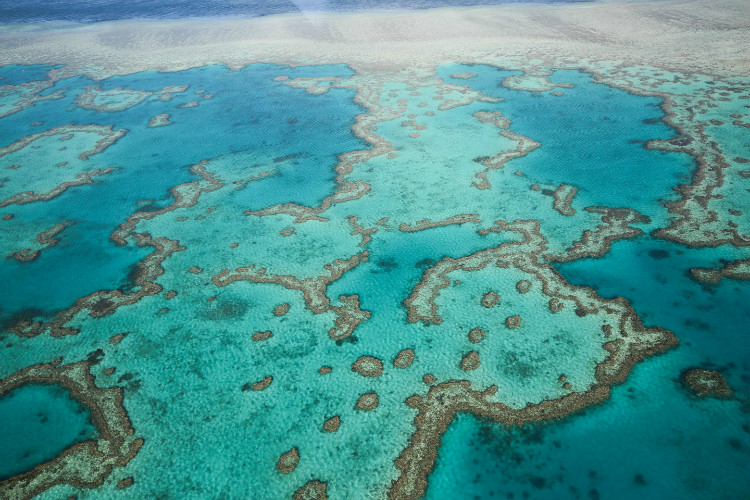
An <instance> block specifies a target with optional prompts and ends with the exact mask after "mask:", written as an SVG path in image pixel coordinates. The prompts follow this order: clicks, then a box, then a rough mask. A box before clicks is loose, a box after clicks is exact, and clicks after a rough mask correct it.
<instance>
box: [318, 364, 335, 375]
mask: <svg viewBox="0 0 750 500" xmlns="http://www.w3.org/2000/svg"><path fill="white" fill-rule="evenodd" d="M332 371H333V368H331V367H330V366H321V367H320V368H319V369H318V373H319V374H320V375H327V374H328V373H331V372H332Z"/></svg>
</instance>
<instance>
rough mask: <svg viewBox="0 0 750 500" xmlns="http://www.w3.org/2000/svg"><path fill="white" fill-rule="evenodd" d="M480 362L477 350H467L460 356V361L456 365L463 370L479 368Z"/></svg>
mask: <svg viewBox="0 0 750 500" xmlns="http://www.w3.org/2000/svg"><path fill="white" fill-rule="evenodd" d="M480 364H481V363H480V362H479V353H478V352H477V351H469V352H467V353H466V354H464V356H463V357H462V358H461V363H459V365H458V366H459V368H461V369H462V370H463V371H471V370H476V369H477V368H479V365H480Z"/></svg>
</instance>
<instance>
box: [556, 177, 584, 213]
mask: <svg viewBox="0 0 750 500" xmlns="http://www.w3.org/2000/svg"><path fill="white" fill-rule="evenodd" d="M576 193H578V188H577V187H576V186H571V185H570V184H560V186H559V187H558V188H557V189H555V193H554V195H553V196H554V198H555V201H554V202H553V203H552V207H553V208H554V209H555V210H557V211H558V212H560V213H561V214H562V215H567V216H571V215H575V213H576V210H575V208H572V207H571V206H570V203H571V202H572V201H573V197H574V196H575V195H576Z"/></svg>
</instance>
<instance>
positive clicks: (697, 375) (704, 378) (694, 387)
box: [680, 368, 734, 399]
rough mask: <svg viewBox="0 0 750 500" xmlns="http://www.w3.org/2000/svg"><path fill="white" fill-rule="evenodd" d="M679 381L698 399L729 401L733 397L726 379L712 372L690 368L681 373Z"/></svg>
mask: <svg viewBox="0 0 750 500" xmlns="http://www.w3.org/2000/svg"><path fill="white" fill-rule="evenodd" d="M680 381H681V382H682V384H683V385H684V386H685V387H686V388H687V389H688V390H690V392H691V393H692V394H693V395H695V396H698V397H699V398H718V399H729V398H731V397H732V396H733V395H734V393H733V392H732V388H731V387H729V383H727V381H726V379H725V378H724V377H723V376H722V375H721V373H719V372H717V371H714V370H703V369H700V368H692V369H689V370H686V371H684V372H683V373H682V375H681V376H680Z"/></svg>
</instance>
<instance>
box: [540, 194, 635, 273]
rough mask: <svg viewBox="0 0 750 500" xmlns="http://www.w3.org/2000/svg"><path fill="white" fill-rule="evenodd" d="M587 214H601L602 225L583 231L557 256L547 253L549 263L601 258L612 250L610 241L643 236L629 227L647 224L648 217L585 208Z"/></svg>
mask: <svg viewBox="0 0 750 500" xmlns="http://www.w3.org/2000/svg"><path fill="white" fill-rule="evenodd" d="M584 210H586V211H587V212H591V213H596V214H601V215H602V223H603V224H600V225H598V226H597V227H596V229H595V230H593V231H592V230H588V229H587V230H585V231H584V232H583V234H582V236H581V239H580V240H578V241H576V242H574V243H573V246H571V247H570V248H567V249H566V250H565V251H564V252H562V253H559V254H552V253H548V254H545V255H544V258H545V259H546V260H547V261H549V262H569V261H571V260H576V259H583V258H588V257H601V256H602V255H604V254H605V253H607V252H609V250H610V249H611V248H612V241H614V240H619V239H631V238H635V237H637V236H640V235H642V234H643V231H641V230H640V229H637V228H634V227H630V225H631V224H634V223H638V222H649V219H648V217H644V216H643V215H641V214H640V213H638V212H636V211H635V210H633V209H630V208H607V207H586V208H584Z"/></svg>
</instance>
